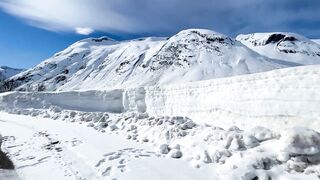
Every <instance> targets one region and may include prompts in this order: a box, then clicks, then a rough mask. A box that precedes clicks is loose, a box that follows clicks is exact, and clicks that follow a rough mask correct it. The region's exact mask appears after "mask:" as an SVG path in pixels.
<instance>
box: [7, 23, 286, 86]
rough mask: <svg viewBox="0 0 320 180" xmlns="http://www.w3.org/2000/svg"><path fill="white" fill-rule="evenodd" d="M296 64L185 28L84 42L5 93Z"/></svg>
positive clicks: (13, 82) (15, 80)
mask: <svg viewBox="0 0 320 180" xmlns="http://www.w3.org/2000/svg"><path fill="white" fill-rule="evenodd" d="M288 66H292V64H288V63H284V62H276V61H274V60H271V59H268V58H265V57H262V56H260V55H259V54H257V53H255V52H253V51H252V50H250V49H248V48H247V47H246V46H244V45H242V44H241V43H240V42H238V41H236V40H234V39H232V38H230V37H227V36H225V35H222V34H220V33H217V32H214V31H209V30H203V29H190V30H184V31H181V32H179V33H178V34H176V35H175V36H173V37H171V38H169V39H164V38H143V39H135V40H131V41H114V40H112V39H110V38H107V37H102V38H99V39H94V38H90V39H85V40H82V41H79V42H76V43H75V44H73V45H71V46H70V47H68V48H67V49H65V50H63V51H62V52H60V53H58V54H56V55H55V56H54V57H52V58H50V59H48V60H45V61H44V62H42V63H41V64H39V65H37V66H36V67H34V68H32V69H29V70H27V71H26V72H24V73H21V74H18V75H17V76H14V77H12V78H11V79H9V80H8V81H6V84H5V86H3V87H2V91H7V90H12V89H18V90H27V91H31V90H38V91H43V90H76V89H110V88H122V87H139V86H145V85H156V84H159V85H163V84H171V83H182V82H190V81H198V80H205V79H212V78H220V77H228V76H234V75H241V74H250V73H257V72H263V71H268V70H272V69H277V68H283V67H288Z"/></svg>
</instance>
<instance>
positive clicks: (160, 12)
mask: <svg viewBox="0 0 320 180" xmlns="http://www.w3.org/2000/svg"><path fill="white" fill-rule="evenodd" d="M1 8H2V9H3V10H4V11H6V12H7V13H9V14H12V15H14V16H18V17H20V18H22V19H24V20H25V21H26V22H27V23H29V24H30V25H32V26H36V27H39V28H43V29H47V30H51V31H70V32H76V33H79V34H89V33H90V32H91V30H95V31H104V32H108V33H113V34H126V33H133V34H157V35H168V34H172V33H175V32H177V31H179V30H181V29H186V28H209V29H213V30H216V31H219V32H222V33H226V34H231V35H235V34H237V33H240V32H241V33H247V32H254V31H296V32H297V30H299V29H300V30H301V31H303V32H306V33H308V32H307V31H306V29H307V30H308V31H310V29H312V28H313V30H316V31H317V32H318V34H320V32H319V31H318V30H319V25H318V24H319V23H318V22H319V21H317V22H315V19H316V17H319V16H320V1H319V0H306V1H301V0H281V1H279V0H267V1H265V0H241V1H234V0H224V1H220V0H196V1H195V0H0V9H1ZM270 12H272V13H270ZM303 24H306V26H307V25H308V24H311V25H312V26H310V25H309V27H308V28H305V27H303ZM79 27H80V28H79ZM89 29H90V30H89ZM303 32H300V33H303Z"/></svg>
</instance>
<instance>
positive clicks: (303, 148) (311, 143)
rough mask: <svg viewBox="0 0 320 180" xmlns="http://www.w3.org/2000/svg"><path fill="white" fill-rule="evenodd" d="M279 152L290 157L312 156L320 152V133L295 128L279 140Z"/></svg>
mask: <svg viewBox="0 0 320 180" xmlns="http://www.w3.org/2000/svg"><path fill="white" fill-rule="evenodd" d="M280 141H281V145H282V147H281V151H283V152H288V153H290V155H314V154H317V153H319V152H320V133H318V132H316V131H314V130H312V129H308V128H303V127H295V128H293V129H290V130H289V131H287V132H286V133H283V134H282V137H281V138H280Z"/></svg>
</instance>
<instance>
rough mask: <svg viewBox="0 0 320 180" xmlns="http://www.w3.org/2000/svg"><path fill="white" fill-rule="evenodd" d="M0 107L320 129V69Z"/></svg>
mask: <svg viewBox="0 0 320 180" xmlns="http://www.w3.org/2000/svg"><path fill="white" fill-rule="evenodd" d="M0 102H1V104H0V109H7V110H8V109H11V108H20V109H23V108H35V109H43V108H50V106H58V107H61V108H63V109H70V110H80V111H106V112H112V113H120V112H125V111H139V112H148V113H149V114H151V115H169V116H174V115H175V116H176V115H178V116H188V117H190V118H193V119H194V120H195V121H203V122H206V123H213V124H217V125H218V124H219V125H220V126H221V122H223V124H224V125H226V126H230V125H237V126H240V127H242V126H248V125H250V124H255V125H257V124H258V125H259V124H263V125H265V126H266V125H268V126H270V127H272V126H274V127H276V126H277V127H279V126H282V125H284V126H286V127H290V126H296V125H303V126H309V127H312V128H313V129H315V128H318V129H319V128H320V66H301V67H295V68H288V69H281V70H275V71H270V72H265V73H259V74H251V75H244V76H237V77H231V78H222V79H215V80H208V81H199V82H192V83H186V84H181V85H170V86H164V87H145V88H137V89H128V90H105V91H101V90H92V91H68V92H40V93H23V92H11V93H3V94H1V95H0Z"/></svg>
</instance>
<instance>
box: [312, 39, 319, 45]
mask: <svg viewBox="0 0 320 180" xmlns="http://www.w3.org/2000/svg"><path fill="white" fill-rule="evenodd" d="M312 41H313V42H315V43H317V44H320V39H312Z"/></svg>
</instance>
